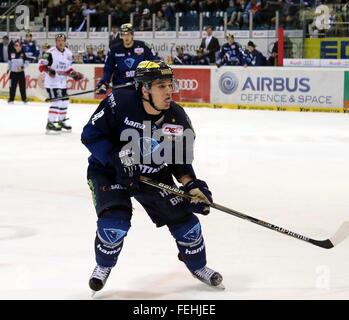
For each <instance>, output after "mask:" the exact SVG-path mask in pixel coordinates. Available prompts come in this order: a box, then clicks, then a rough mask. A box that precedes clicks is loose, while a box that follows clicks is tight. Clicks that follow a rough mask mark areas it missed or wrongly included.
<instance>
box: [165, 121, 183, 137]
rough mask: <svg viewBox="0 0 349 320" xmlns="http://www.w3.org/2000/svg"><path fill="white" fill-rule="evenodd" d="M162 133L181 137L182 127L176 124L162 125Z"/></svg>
mask: <svg viewBox="0 0 349 320" xmlns="http://www.w3.org/2000/svg"><path fill="white" fill-rule="evenodd" d="M162 133H163V134H166V135H171V136H182V135H183V126H181V125H176V124H169V123H164V125H163V126H162Z"/></svg>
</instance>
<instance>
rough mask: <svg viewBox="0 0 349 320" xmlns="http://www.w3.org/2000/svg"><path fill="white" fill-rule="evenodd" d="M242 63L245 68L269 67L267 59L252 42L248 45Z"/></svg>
mask: <svg viewBox="0 0 349 320" xmlns="http://www.w3.org/2000/svg"><path fill="white" fill-rule="evenodd" d="M242 61H243V65H244V66H254V67H262V66H266V65H267V59H266V58H265V57H264V56H263V54H262V53H261V52H260V51H258V50H257V49H256V45H255V44H254V43H253V42H252V41H249V42H248V43H247V48H246V50H245V52H244V53H243V58H242Z"/></svg>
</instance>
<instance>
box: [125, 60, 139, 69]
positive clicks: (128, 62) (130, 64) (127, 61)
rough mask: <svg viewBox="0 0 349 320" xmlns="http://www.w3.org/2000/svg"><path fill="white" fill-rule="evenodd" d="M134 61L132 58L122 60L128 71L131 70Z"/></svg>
mask: <svg viewBox="0 0 349 320" xmlns="http://www.w3.org/2000/svg"><path fill="white" fill-rule="evenodd" d="M135 61H136V60H135V59H133V58H127V59H125V60H124V62H125V64H126V66H127V67H128V68H129V69H131V68H132V66H133V64H134V63H135Z"/></svg>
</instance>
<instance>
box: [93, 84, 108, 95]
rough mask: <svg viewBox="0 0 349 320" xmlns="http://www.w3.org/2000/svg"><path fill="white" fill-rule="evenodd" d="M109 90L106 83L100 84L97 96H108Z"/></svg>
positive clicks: (97, 88) (97, 87)
mask: <svg viewBox="0 0 349 320" xmlns="http://www.w3.org/2000/svg"><path fill="white" fill-rule="evenodd" d="M107 89H108V84H107V83H105V82H98V84H97V86H96V93H97V94H106V93H107Z"/></svg>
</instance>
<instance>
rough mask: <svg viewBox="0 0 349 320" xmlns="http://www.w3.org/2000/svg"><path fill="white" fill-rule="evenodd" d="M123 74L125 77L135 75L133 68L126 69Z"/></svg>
mask: <svg viewBox="0 0 349 320" xmlns="http://www.w3.org/2000/svg"><path fill="white" fill-rule="evenodd" d="M125 75H126V78H133V77H134V76H135V72H134V70H131V71H126V73H125Z"/></svg>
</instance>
